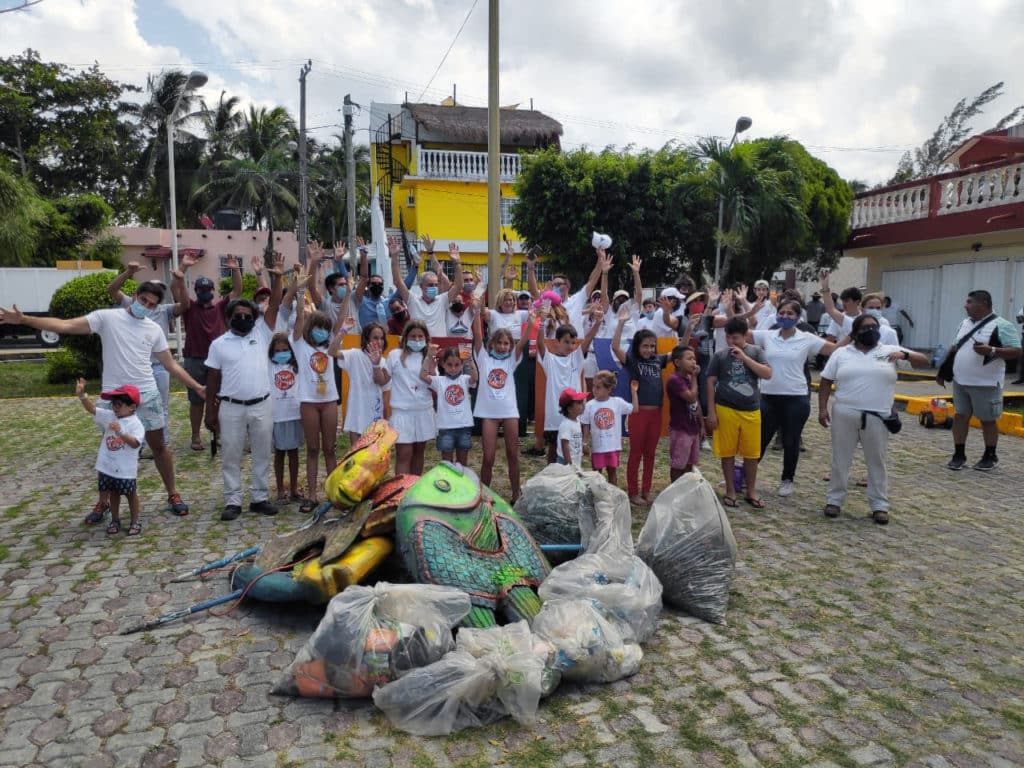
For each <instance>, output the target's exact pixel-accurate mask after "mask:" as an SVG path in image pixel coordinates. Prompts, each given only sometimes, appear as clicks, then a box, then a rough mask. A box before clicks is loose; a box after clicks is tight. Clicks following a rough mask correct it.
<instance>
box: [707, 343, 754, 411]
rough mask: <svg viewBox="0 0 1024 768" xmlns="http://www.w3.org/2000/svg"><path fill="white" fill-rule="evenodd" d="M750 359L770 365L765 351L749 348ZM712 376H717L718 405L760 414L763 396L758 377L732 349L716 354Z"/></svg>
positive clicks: (711, 370)
mask: <svg viewBox="0 0 1024 768" xmlns="http://www.w3.org/2000/svg"><path fill="white" fill-rule="evenodd" d="M743 351H744V352H746V354H747V357H749V358H750V359H751V360H753V361H754V362H757V363H766V362H767V361H766V360H765V356H764V350H763V349H761V348H760V347H755V346H754V345H753V344H747V345H746V346H744V347H743ZM708 376H709V377H710V376H715V377H717V378H718V382H717V384H716V386H715V403H716V404H718V405H724V406H726V407H727V408H732V409H734V410H737V411H756V410H757V409H758V408H760V406H761V392H760V389H759V388H758V383H757V374H756V373H754V372H753V371H752V370H750V368H748V367H747V365H746V364H745V363H744V362H743V361H742V360H738V359H736V358H735V357H733V356H732V354H731V353H730V352H729V350H728V349H726V350H725V351H723V352H716V353H715V355H714V357H712V358H711V363H710V364H709V365H708Z"/></svg>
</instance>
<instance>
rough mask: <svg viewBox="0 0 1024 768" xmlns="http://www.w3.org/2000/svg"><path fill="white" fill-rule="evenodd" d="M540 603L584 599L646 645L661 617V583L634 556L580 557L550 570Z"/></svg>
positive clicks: (643, 563) (543, 586)
mask: <svg viewBox="0 0 1024 768" xmlns="http://www.w3.org/2000/svg"><path fill="white" fill-rule="evenodd" d="M537 592H538V594H539V595H540V597H541V599H542V600H544V601H548V600H558V599H570V600H571V599H574V598H587V599H589V600H593V601H596V602H598V603H600V604H601V607H602V608H603V609H604V610H605V611H607V612H608V613H611V614H612V615H614V616H615V617H616V618H618V619H620V620H621V621H622V622H623V623H624V624H625V625H626V626H627V627H628V628H629V630H630V639H634V640H636V641H637V642H639V643H643V642H646V641H647V639H648V638H649V637H650V636H651V635H653V634H654V630H655V629H656V628H657V625H658V617H659V616H660V615H661V582H659V581H658V577H657V576H655V575H654V572H653V571H652V570H651V569H650V568H649V567H648V565H647V563H645V562H644V561H643V560H641V559H640V558H639V557H636V556H634V555H623V554H607V553H605V552H599V553H595V554H590V553H587V554H583V555H580V556H579V557H577V558H576V559H574V560H570V561H568V562H566V563H562V564H561V565H559V566H557V567H555V568H553V569H552V571H551V573H550V574H548V577H547V578H546V579H544V582H543V583H542V584H541V585H540V588H539V589H538V590H537Z"/></svg>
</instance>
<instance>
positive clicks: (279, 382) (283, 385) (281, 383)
mask: <svg viewBox="0 0 1024 768" xmlns="http://www.w3.org/2000/svg"><path fill="white" fill-rule="evenodd" d="M274 386H275V387H277V388H278V389H280V390H288V389H291V388H292V387H294V386H295V374H294V373H292V372H291V371H289V370H284V371H278V372H277V373H275V374H274Z"/></svg>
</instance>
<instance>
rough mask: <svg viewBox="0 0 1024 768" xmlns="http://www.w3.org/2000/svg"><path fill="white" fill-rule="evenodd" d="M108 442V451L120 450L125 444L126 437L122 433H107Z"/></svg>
mask: <svg viewBox="0 0 1024 768" xmlns="http://www.w3.org/2000/svg"><path fill="white" fill-rule="evenodd" d="M106 443H107V450H108V451H120V450H121V449H122V448H124V446H125V442H124V438H123V437H121V436H120V435H107V439H106Z"/></svg>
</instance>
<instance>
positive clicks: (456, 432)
mask: <svg viewBox="0 0 1024 768" xmlns="http://www.w3.org/2000/svg"><path fill="white" fill-rule="evenodd" d="M472 445H473V428H472V427H457V428H455V429H439V430H437V450H439V451H445V452H447V451H468V450H469V449H470V447H472Z"/></svg>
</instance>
